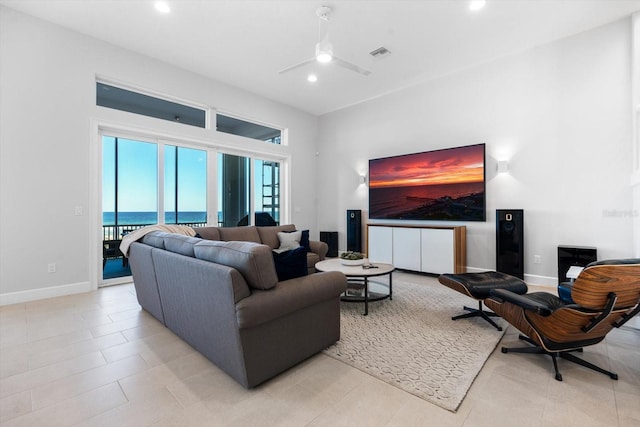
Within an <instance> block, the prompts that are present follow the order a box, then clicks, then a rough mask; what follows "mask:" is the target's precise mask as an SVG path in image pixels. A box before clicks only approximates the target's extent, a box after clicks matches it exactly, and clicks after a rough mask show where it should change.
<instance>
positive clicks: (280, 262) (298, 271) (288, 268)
mask: <svg viewBox="0 0 640 427" xmlns="http://www.w3.org/2000/svg"><path fill="white" fill-rule="evenodd" d="M273 261H274V263H275V265H276V273H277V275H278V281H280V282H282V281H284V280H289V279H295V278H296V277H302V276H306V275H307V274H308V270H307V251H306V250H305V248H304V247H303V246H300V247H299V248H296V249H291V250H290V251H286V252H281V253H277V252H273Z"/></svg>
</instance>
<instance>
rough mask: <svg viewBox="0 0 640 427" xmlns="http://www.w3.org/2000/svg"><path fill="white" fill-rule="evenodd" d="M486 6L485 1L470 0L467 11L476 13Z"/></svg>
mask: <svg viewBox="0 0 640 427" xmlns="http://www.w3.org/2000/svg"><path fill="white" fill-rule="evenodd" d="M485 4H487V1H486V0H471V1H470V2H469V10H472V11H476V10H480V9H482V8H483V7H484V5H485Z"/></svg>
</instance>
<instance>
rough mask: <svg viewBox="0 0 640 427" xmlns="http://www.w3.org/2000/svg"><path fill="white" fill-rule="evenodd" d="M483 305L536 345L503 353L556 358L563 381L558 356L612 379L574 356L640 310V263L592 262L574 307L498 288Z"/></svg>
mask: <svg viewBox="0 0 640 427" xmlns="http://www.w3.org/2000/svg"><path fill="white" fill-rule="evenodd" d="M491 295H492V296H491V297H490V298H487V299H486V300H485V301H484V303H485V305H486V306H487V307H489V308H491V309H492V310H493V311H494V312H496V313H497V314H499V315H500V316H501V317H502V318H503V319H505V320H506V321H507V322H509V323H510V324H512V325H513V326H515V327H516V328H518V329H519V330H520V331H521V332H522V333H523V334H524V335H520V339H522V340H524V341H526V342H528V343H530V344H533V345H534V347H524V348H506V347H502V352H503V353H508V352H513V353H541V354H547V355H549V356H551V358H552V360H553V367H554V370H555V378H556V380H558V381H562V375H560V372H559V371H558V363H557V358H558V357H561V358H562V359H566V360H569V361H571V362H574V363H577V364H579V365H582V366H585V367H587V368H589V369H593V370H595V371H597V372H600V373H603V374H606V375H608V376H609V377H611V378H612V379H614V380H617V379H618V375H617V374H616V373H614V372H611V371H607V370H605V369H603V368H601V367H599V366H596V365H594V364H592V363H590V362H587V361H586V360H583V359H580V358H578V357H576V356H575V355H573V354H571V353H570V352H573V351H582V348H583V347H587V346H590V345H594V344H598V343H599V342H601V341H602V340H603V339H604V338H605V336H606V335H607V333H609V331H611V330H612V329H613V328H618V327H620V326H622V325H623V324H624V323H626V322H627V321H628V320H629V319H631V318H632V317H633V316H635V315H636V314H638V312H640V259H627V260H610V261H598V262H594V263H591V264H589V265H588V266H587V267H586V268H585V269H584V270H583V271H582V272H581V273H580V275H579V276H578V278H577V279H576V280H575V282H574V283H573V288H572V289H571V297H572V299H573V301H574V303H565V302H563V301H561V300H560V298H558V297H557V296H555V295H553V294H550V293H546V292H533V293H530V294H526V295H518V294H515V293H513V292H510V291H508V290H504V289H493V290H492V291H491Z"/></svg>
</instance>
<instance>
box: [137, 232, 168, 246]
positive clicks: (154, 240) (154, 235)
mask: <svg viewBox="0 0 640 427" xmlns="http://www.w3.org/2000/svg"><path fill="white" fill-rule="evenodd" d="M167 234H168V233H165V232H164V231H152V232H151V233H147V234H145V235H144V237H142V243H144V244H145V245H149V246H153V247H154V248H158V249H164V236H166V235H167Z"/></svg>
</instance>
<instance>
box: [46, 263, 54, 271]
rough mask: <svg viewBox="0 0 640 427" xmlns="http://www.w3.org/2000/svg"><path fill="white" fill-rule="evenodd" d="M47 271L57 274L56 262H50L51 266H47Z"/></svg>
mask: <svg viewBox="0 0 640 427" xmlns="http://www.w3.org/2000/svg"><path fill="white" fill-rule="evenodd" d="M47 271H48V272H49V273H55V272H56V263H55V262H50V263H49V264H47Z"/></svg>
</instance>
